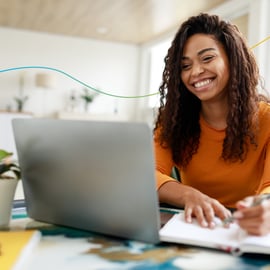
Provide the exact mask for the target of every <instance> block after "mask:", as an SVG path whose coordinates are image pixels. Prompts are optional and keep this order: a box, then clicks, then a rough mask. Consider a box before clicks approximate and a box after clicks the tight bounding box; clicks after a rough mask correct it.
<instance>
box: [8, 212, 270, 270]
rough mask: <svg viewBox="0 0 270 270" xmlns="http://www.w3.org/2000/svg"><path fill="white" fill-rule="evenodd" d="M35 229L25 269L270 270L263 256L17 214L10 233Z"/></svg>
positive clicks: (268, 261) (269, 263) (268, 263)
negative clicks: (133, 237) (150, 240)
mask: <svg viewBox="0 0 270 270" xmlns="http://www.w3.org/2000/svg"><path fill="white" fill-rule="evenodd" d="M32 228H36V229H38V230H40V231H41V233H42V239H41V242H40V243H39V245H38V246H37V247H36V249H35V250H34V251H33V253H32V256H31V258H30V260H29V261H28V262H27V265H25V268H24V269H27V270H32V269H35V270H36V269H39V270H43V269H44V270H45V269H46V270H47V269H51V270H54V269H65V270H75V269H76V270H77V269H80V270H84V269H96V270H100V269H102V270H104V269H110V270H111V269H117V270H122V269H133V270H135V269H136V270H154V269H155V270H157V269H159V270H165V269H166V270H168V269H170V270H171V269H172V270H174V269H175V270H176V269H182V270H191V269H192V270H193V269H207V270H219V269H222V270H227V269H230V270H234V269H235V270H247V269H249V270H253V269H254V270H255V269H263V270H265V269H270V258H269V257H267V256H263V255H244V256H241V257H234V256H232V255H231V254H227V253H224V252H220V251H216V250H210V249H205V248H197V247H191V246H185V245H176V244H166V243H160V244H158V245H149V244H145V243H141V242H136V241H129V240H123V239H119V238H113V237H107V236H104V235H98V234H94V233H90V232H85V231H80V230H76V229H71V228H65V227H59V226H54V225H50V224H46V223H40V222H36V221H33V220H31V219H29V218H25V217H23V214H22V213H17V214H15V218H14V219H12V221H11V226H10V229H11V230H24V229H32Z"/></svg>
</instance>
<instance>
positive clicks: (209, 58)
mask: <svg viewBox="0 0 270 270" xmlns="http://www.w3.org/2000/svg"><path fill="white" fill-rule="evenodd" d="M213 58H214V56H213V55H206V56H204V57H203V58H202V61H203V62H204V63H208V62H210V61H211V60H212V59H213Z"/></svg>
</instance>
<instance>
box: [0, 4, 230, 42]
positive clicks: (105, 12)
mask: <svg viewBox="0 0 270 270" xmlns="http://www.w3.org/2000/svg"><path fill="white" fill-rule="evenodd" d="M224 2H227V0H196V1H190V0H0V27H10V28H16V29H24V30H31V31H40V32H46V33H52V34H60V35H67V36H74V37H82V38H92V39H101V40H107V41H115V42H128V43H134V44H141V43H145V42H148V41H150V40H152V39H156V38H158V37H159V36H161V35H164V34H165V33H167V32H170V31H173V30H175V29H176V27H178V26H179V24H180V23H181V21H183V20H184V19H186V18H187V17H189V16H191V15H196V14H197V13H199V12H202V11H208V10H210V9H212V8H215V7H216V6H218V5H219V4H222V3H224Z"/></svg>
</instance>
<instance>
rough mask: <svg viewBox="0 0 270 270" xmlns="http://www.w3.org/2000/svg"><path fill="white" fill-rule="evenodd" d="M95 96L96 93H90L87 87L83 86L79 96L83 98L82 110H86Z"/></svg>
mask: <svg viewBox="0 0 270 270" xmlns="http://www.w3.org/2000/svg"><path fill="white" fill-rule="evenodd" d="M96 96H97V93H91V91H90V90H89V89H87V88H83V94H82V95H81V98H82V99H83V100H84V111H85V112H88V108H89V104H90V103H92V102H93V101H94V99H95V97H96Z"/></svg>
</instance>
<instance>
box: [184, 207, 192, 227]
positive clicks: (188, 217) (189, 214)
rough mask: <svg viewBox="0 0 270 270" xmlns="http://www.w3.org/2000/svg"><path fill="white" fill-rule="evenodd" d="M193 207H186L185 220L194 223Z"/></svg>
mask: <svg viewBox="0 0 270 270" xmlns="http://www.w3.org/2000/svg"><path fill="white" fill-rule="evenodd" d="M192 212H193V210H192V208H191V207H185V220H186V222H188V223H192Z"/></svg>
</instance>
